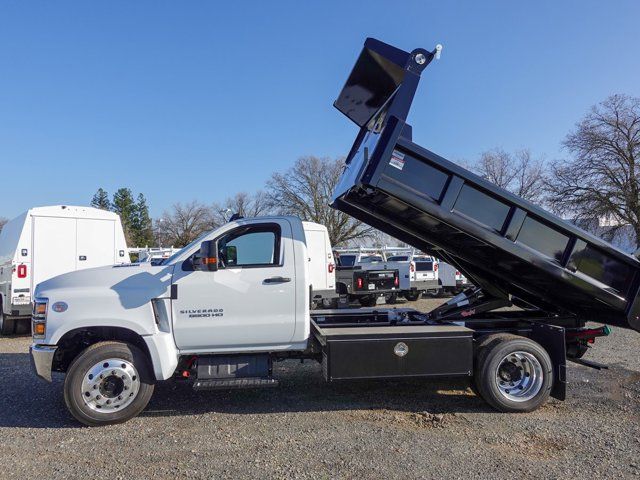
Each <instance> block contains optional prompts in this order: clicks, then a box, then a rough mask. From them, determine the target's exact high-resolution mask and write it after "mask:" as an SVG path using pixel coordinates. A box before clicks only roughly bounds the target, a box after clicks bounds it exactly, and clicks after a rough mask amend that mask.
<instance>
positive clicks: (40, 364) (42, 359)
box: [29, 343, 58, 382]
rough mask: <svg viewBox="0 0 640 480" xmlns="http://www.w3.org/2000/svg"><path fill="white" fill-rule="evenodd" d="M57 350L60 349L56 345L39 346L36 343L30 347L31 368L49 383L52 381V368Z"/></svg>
mask: <svg viewBox="0 0 640 480" xmlns="http://www.w3.org/2000/svg"><path fill="white" fill-rule="evenodd" d="M57 349H58V347H56V346H55V345H38V344H36V343H34V344H33V345H31V347H29V353H30V354H31V355H30V356H31V367H32V368H33V370H34V371H35V372H36V375H37V376H38V377H40V378H42V379H43V380H46V381H47V382H50V381H51V366H52V365H53V356H54V355H55V353H56V350H57Z"/></svg>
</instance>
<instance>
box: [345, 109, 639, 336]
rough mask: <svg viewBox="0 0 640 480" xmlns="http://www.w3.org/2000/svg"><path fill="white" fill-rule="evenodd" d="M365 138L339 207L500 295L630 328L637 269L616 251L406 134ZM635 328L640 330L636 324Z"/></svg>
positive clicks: (398, 130) (397, 128) (389, 128)
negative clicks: (435, 152) (407, 137)
mask: <svg viewBox="0 0 640 480" xmlns="http://www.w3.org/2000/svg"><path fill="white" fill-rule="evenodd" d="M403 130H405V125H404V122H402V121H400V120H398V119H395V118H392V119H390V120H389V121H388V122H387V124H386V126H385V128H384V129H383V130H382V131H381V132H380V133H373V132H369V133H368V135H365V137H364V139H363V142H362V145H361V146H360V147H359V148H357V150H356V154H355V155H354V156H353V157H352V158H351V161H350V163H349V165H347V168H346V170H345V172H344V174H343V178H342V181H341V183H340V185H339V187H338V189H337V190H336V194H335V200H334V206H335V207H336V208H338V209H341V210H344V211H345V212H347V213H349V214H351V215H353V216H355V217H357V218H359V219H360V220H363V221H364V222H366V223H368V224H370V225H373V226H375V227H376V228H379V229H380V230H382V231H384V232H386V233H388V234H390V235H393V236H396V237H398V238H400V239H402V240H404V241H406V242H408V243H409V244H411V245H413V246H415V247H417V248H420V249H422V250H425V251H427V252H429V253H432V254H434V255H435V256H440V257H443V258H444V259H445V260H447V261H450V262H451V263H453V264H454V265H456V266H458V267H459V268H460V269H461V270H462V271H463V272H465V273H466V274H467V275H468V276H469V277H471V278H472V279H473V282H474V283H475V284H477V285H479V286H482V287H483V288H485V289H487V290H489V291H492V290H493V291H494V293H498V294H500V293H501V294H502V295H503V296H506V295H509V294H511V295H515V296H518V297H520V298H522V299H523V300H525V301H527V302H529V303H531V304H533V305H536V306H538V307H540V308H544V309H546V310H550V309H551V310H557V311H568V312H572V313H575V314H578V315H580V316H582V317H583V318H586V319H592V320H596V321H600V322H605V323H611V324H617V325H627V321H628V320H630V321H631V323H634V322H637V320H635V319H634V318H628V317H633V316H634V315H635V314H634V313H633V312H632V310H633V309H632V305H633V303H634V300H635V298H636V296H637V293H638V281H639V280H640V278H639V271H640V263H639V262H638V261H637V260H636V259H635V258H633V257H631V256H629V255H626V254H624V253H622V252H620V251H618V250H616V249H615V248H613V247H612V246H611V245H609V244H607V243H605V242H603V241H601V240H600V239H598V238H596V237H593V236H591V235H589V234H587V233H586V232H583V231H582V230H580V229H578V228H576V227H574V226H573V225H570V224H568V223H566V222H564V221H563V220H561V219H559V218H557V217H555V216H553V215H551V214H549V213H547V212H545V211H544V210H542V209H540V208H538V207H536V206H534V205H532V204H529V203H528V202H525V201H524V200H522V199H520V198H518V197H516V196H514V195H511V194H510V193H508V192H506V191H504V190H502V189H500V188H497V187H495V186H494V185H492V184H489V183H488V182H486V181H484V180H482V179H481V178H479V177H477V176H476V175H474V174H472V173H471V172H468V171H467V170H465V169H463V168H461V167H459V166H458V165H455V164H453V163H451V162H448V161H447V160H445V159H443V158H441V157H439V156H437V155H435V154H433V153H431V152H429V151H428V150H425V149H423V148H421V147H419V146H418V145H415V144H414V143H412V142H411V141H410V140H408V139H406V138H403V137H402V132H403ZM635 326H636V327H637V323H635Z"/></svg>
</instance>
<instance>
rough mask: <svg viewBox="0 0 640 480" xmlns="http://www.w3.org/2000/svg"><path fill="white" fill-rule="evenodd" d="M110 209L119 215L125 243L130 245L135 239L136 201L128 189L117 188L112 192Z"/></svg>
mask: <svg viewBox="0 0 640 480" xmlns="http://www.w3.org/2000/svg"><path fill="white" fill-rule="evenodd" d="M112 209H113V211H114V212H116V213H117V214H118V215H119V216H120V221H121V222H122V228H123V229H124V236H125V238H126V240H127V244H128V245H129V246H132V245H133V244H132V242H133V241H134V240H135V238H134V231H133V226H134V224H135V216H136V202H135V201H134V199H133V194H132V193H131V190H130V189H128V188H119V189H118V190H117V191H116V193H114V194H113V201H112Z"/></svg>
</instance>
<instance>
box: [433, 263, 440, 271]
mask: <svg viewBox="0 0 640 480" xmlns="http://www.w3.org/2000/svg"><path fill="white" fill-rule="evenodd" d="M439 267H440V266H439V265H438V264H437V263H434V264H433V271H434V272H437V271H438V268H439Z"/></svg>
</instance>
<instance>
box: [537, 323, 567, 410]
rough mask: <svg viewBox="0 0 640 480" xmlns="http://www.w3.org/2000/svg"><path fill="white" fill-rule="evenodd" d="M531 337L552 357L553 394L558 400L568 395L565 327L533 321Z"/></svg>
mask: <svg viewBox="0 0 640 480" xmlns="http://www.w3.org/2000/svg"><path fill="white" fill-rule="evenodd" d="M532 327H533V328H532V331H531V339H532V340H534V341H536V342H538V343H539V344H540V345H542V346H543V347H544V349H545V350H546V351H547V353H548V354H549V357H551V362H552V363H553V373H554V383H553V388H552V389H551V396H552V397H553V398H557V399H558V400H564V399H565V398H566V397H567V348H566V343H565V334H564V328H562V327H557V326H555V325H548V324H544V323H537V322H533V323H532Z"/></svg>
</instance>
